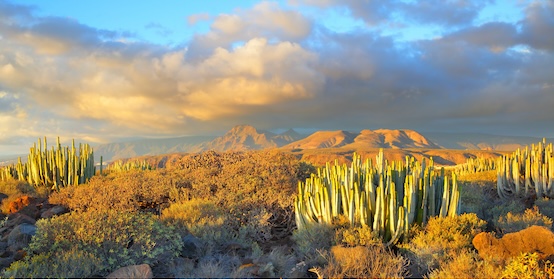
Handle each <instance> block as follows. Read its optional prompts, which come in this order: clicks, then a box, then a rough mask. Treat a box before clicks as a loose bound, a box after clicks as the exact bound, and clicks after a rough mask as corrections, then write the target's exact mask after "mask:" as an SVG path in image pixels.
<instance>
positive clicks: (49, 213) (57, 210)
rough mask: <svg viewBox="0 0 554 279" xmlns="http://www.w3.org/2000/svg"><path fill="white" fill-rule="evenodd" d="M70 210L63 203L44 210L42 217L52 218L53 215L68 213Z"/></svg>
mask: <svg viewBox="0 0 554 279" xmlns="http://www.w3.org/2000/svg"><path fill="white" fill-rule="evenodd" d="M68 212H69V210H68V209H67V208H65V207H63V206H61V205H56V206H54V207H52V208H50V209H48V210H46V211H44V212H43V213H42V214H41V215H40V217H41V218H45V219H46V218H52V217H53V216H57V215H61V214H64V213H68Z"/></svg>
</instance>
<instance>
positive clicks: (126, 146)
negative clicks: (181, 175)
mask: <svg viewBox="0 0 554 279" xmlns="http://www.w3.org/2000/svg"><path fill="white" fill-rule="evenodd" d="M214 138H215V137H213V136H212V137H210V136H191V137H178V138H166V139H141V140H135V141H128V142H115V143H108V144H102V145H98V146H95V147H94V155H95V160H96V161H97V162H99V161H100V156H102V157H103V159H104V161H106V162H110V161H115V160H118V159H124V158H132V157H137V156H143V155H159V154H166V153H179V152H200V151H202V150H203V144H205V143H206V142H209V141H211V140H213V139H214Z"/></svg>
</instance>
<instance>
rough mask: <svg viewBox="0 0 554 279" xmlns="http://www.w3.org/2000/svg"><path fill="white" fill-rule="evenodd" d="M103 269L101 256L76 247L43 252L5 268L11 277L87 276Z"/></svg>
mask: <svg viewBox="0 0 554 279" xmlns="http://www.w3.org/2000/svg"><path fill="white" fill-rule="evenodd" d="M100 270H102V263H101V260H100V259H99V258H97V257H96V256H95V255H93V254H92V253H89V252H85V251H80V250H77V249H75V248H73V249H71V250H69V251H57V252H55V253H52V252H49V253H43V254H38V255H34V256H32V257H28V258H26V259H24V260H21V261H16V262H14V263H13V264H12V265H11V266H10V267H9V268H7V269H6V270H4V272H3V273H2V277H9V278H29V277H34V278H87V277H91V276H93V275H95V274H96V273H97V272H99V271H100Z"/></svg>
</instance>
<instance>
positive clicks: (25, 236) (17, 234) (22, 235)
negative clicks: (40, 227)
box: [8, 223, 37, 251]
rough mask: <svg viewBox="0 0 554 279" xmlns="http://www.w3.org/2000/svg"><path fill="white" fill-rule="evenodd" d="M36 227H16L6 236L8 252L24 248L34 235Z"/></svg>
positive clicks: (26, 225) (29, 225) (27, 225)
mask: <svg viewBox="0 0 554 279" xmlns="http://www.w3.org/2000/svg"><path fill="white" fill-rule="evenodd" d="M36 231H37V227H36V226H35V225H31V224H25V223H24V224H21V225H17V226H16V227H15V228H13V230H12V231H11V232H10V234H9V235H8V246H9V248H8V249H10V250H12V251H17V250H20V249H22V248H25V247H26V246H27V245H28V244H29V242H31V238H32V237H33V235H35V233H36Z"/></svg>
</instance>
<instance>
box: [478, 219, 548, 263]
mask: <svg viewBox="0 0 554 279" xmlns="http://www.w3.org/2000/svg"><path fill="white" fill-rule="evenodd" d="M472 243H473V246H474V247H475V249H477V251H478V252H479V256H481V257H482V258H487V259H495V260H500V261H502V262H506V261H507V260H509V259H511V258H513V257H516V256H519V255H520V254H521V253H537V254H538V255H539V257H540V258H541V259H553V258H554V233H552V231H550V230H549V229H547V228H545V227H541V226H531V227H529V228H526V229H524V230H521V231H519V232H514V233H508V234H505V235H504V236H503V237H502V238H501V239H498V238H496V237H494V236H493V235H491V234H490V233H485V232H482V233H479V234H477V235H476V236H475V237H474V238H473V241H472Z"/></svg>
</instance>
